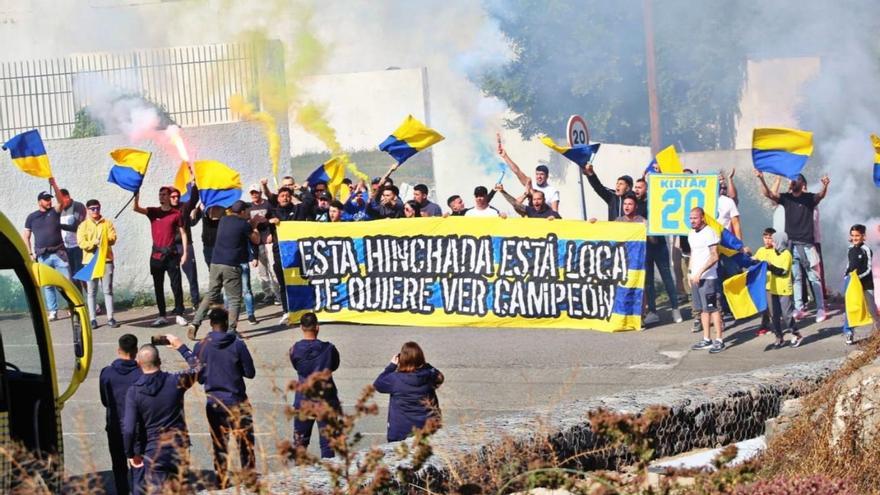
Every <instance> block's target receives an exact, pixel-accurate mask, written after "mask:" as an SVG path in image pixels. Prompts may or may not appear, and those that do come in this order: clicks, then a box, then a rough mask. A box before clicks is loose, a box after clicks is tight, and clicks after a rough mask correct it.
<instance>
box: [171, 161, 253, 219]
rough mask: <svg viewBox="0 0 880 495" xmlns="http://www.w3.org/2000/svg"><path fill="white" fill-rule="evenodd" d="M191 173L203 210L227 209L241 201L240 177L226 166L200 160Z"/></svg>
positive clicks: (194, 164)
mask: <svg viewBox="0 0 880 495" xmlns="http://www.w3.org/2000/svg"><path fill="white" fill-rule="evenodd" d="M193 173H195V176H196V177H195V179H196V186H197V187H198V188H199V198H200V199H201V200H202V204H203V205H204V207H205V209H208V208H210V207H212V206H222V207H224V208H229V207H230V206H232V203H235V202H236V201H238V200H239V199H241V188H242V185H241V177H240V176H239V175H238V172H237V171H235V170H234V169H232V168H230V167H229V166H228V165H226V164H224V163H220V162H217V161H213V160H200V161H197V162H195V163H193ZM181 199H183V191H181Z"/></svg>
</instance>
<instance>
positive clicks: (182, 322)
mask: <svg viewBox="0 0 880 495" xmlns="http://www.w3.org/2000/svg"><path fill="white" fill-rule="evenodd" d="M174 321H175V322H176V323H177V324H178V325H180V326H182V327H185V326H186V320H185V319H184V318H183V317H182V316H180V315H177V316H175V317H174Z"/></svg>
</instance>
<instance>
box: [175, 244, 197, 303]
mask: <svg viewBox="0 0 880 495" xmlns="http://www.w3.org/2000/svg"><path fill="white" fill-rule="evenodd" d="M184 249H186V263H184V264H183V266H181V267H180V268H181V270H183V274H184V275H186V283H187V284H188V285H189V297H190V299H192V305H193V307H198V305H199V301H201V296H200V295H199V273H198V270H197V269H196V252H195V249H193V245H192V244H187V245H186V247H185V248H184V246H183V244H177V252H178V253H183V250H184Z"/></svg>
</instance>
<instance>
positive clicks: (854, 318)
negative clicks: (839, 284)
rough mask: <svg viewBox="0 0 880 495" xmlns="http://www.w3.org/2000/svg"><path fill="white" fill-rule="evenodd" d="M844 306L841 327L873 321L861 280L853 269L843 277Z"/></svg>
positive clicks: (868, 323)
mask: <svg viewBox="0 0 880 495" xmlns="http://www.w3.org/2000/svg"><path fill="white" fill-rule="evenodd" d="M843 284H844V290H843V294H844V306H845V308H846V311H844V313H843V317H844V320H843V327H844V328H853V327H858V326H862V325H870V324H872V323H873V322H874V320H873V319H872V318H871V313H869V312H868V303H867V302H866V301H865V291H864V290H863V289H862V281H861V280H859V275H858V274H857V273H856V272H855V271H853V272H852V273H850V274H848V275H847V276H846V277H845V278H844V279H843Z"/></svg>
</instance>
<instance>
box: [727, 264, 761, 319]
mask: <svg viewBox="0 0 880 495" xmlns="http://www.w3.org/2000/svg"><path fill="white" fill-rule="evenodd" d="M723 286H724V296H725V297H726V298H727V304H728V305H729V306H730V311H731V313H733V317H734V318H736V319H737V320H739V319H742V318H748V317H749V316H752V315H755V314H757V313H760V312H762V311H766V310H767V262H766V261H762V262H760V263H758V264H756V265H753V266H751V267H749V269H748V270H747V271H745V272H743V273H740V274H738V275H734V276H732V277H730V278H728V279H727V280H725V281H724V284H723Z"/></svg>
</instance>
